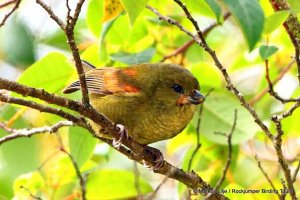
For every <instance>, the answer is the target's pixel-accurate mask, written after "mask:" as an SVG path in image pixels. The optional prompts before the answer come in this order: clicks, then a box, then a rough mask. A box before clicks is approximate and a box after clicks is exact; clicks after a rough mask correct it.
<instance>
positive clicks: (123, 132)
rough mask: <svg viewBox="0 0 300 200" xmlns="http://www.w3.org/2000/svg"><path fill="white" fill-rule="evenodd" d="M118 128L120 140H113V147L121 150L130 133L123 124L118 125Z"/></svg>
mask: <svg viewBox="0 0 300 200" xmlns="http://www.w3.org/2000/svg"><path fill="white" fill-rule="evenodd" d="M116 127H118V128H119V139H118V140H116V139H115V138H114V139H113V146H114V147H115V148H117V149H119V148H120V146H121V144H122V140H123V138H124V137H126V138H128V132H127V130H126V129H125V127H124V126H123V125H122V124H116Z"/></svg>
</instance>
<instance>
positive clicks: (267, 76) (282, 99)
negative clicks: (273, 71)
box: [265, 60, 300, 103]
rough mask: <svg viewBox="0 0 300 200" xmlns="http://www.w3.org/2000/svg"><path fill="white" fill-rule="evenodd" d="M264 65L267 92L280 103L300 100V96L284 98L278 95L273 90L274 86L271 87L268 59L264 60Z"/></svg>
mask: <svg viewBox="0 0 300 200" xmlns="http://www.w3.org/2000/svg"><path fill="white" fill-rule="evenodd" d="M265 67H266V80H267V83H268V86H269V91H268V92H269V93H270V95H271V96H273V97H275V98H276V99H277V100H279V101H280V102H281V103H288V102H297V101H298V102H299V101H300V98H296V99H294V98H289V99H284V98H282V97H281V96H279V95H278V93H277V92H275V91H274V88H273V83H272V81H271V79H270V74H269V61H268V60H265Z"/></svg>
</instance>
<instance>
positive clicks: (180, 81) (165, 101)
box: [63, 61, 205, 145]
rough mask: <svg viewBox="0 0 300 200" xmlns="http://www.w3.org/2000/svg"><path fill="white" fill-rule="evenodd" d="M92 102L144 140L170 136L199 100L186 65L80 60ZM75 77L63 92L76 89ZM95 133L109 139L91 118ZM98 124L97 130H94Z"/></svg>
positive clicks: (189, 116)
mask: <svg viewBox="0 0 300 200" xmlns="http://www.w3.org/2000/svg"><path fill="white" fill-rule="evenodd" d="M82 64H83V67H84V71H85V80H86V84H87V88H88V92H89V96H90V101H91V105H92V106H93V107H94V108H95V109H96V110H97V111H98V112H100V113H102V114H104V115H105V116H106V117H108V118H109V119H110V120H112V121H113V122H114V123H115V124H117V125H119V128H120V130H122V129H124V128H122V127H125V128H126V130H127V133H126V134H128V135H129V136H130V137H132V138H133V139H134V140H135V141H137V142H139V143H140V144H143V145H148V144H151V143H155V142H158V141H161V140H167V139H170V138H173V137H174V136H176V135H177V134H179V133H180V132H182V130H183V129H184V128H185V127H186V126H187V124H188V123H189V121H190V120H191V119H192V117H193V115H194V113H195V111H196V108H197V105H198V104H201V103H203V102H204V100H205V97H204V95H202V94H201V93H200V85H199V82H198V80H197V79H196V78H195V76H194V75H193V74H192V73H191V72H190V71H188V70H187V69H186V68H184V67H181V66H179V65H176V64H172V63H153V64H149V63H144V64H134V65H131V66H128V67H122V68H114V67H102V68H95V67H94V66H93V65H92V64H90V63H88V62H86V61H82ZM80 88H81V87H80V82H79V80H77V81H75V82H73V83H71V84H70V85H69V86H67V87H66V88H65V89H64V90H63V93H65V94H70V93H73V92H76V91H78V90H80ZM91 124H92V127H93V129H94V130H98V131H97V132H96V133H97V134H99V136H100V137H104V138H109V139H112V138H111V136H109V134H106V133H104V132H101V127H99V125H96V124H94V123H91ZM99 130H100V131H99Z"/></svg>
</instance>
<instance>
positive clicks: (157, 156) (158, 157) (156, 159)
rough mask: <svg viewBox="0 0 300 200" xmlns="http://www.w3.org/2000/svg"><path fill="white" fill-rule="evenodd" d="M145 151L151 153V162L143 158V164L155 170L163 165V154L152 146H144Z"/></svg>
mask: <svg viewBox="0 0 300 200" xmlns="http://www.w3.org/2000/svg"><path fill="white" fill-rule="evenodd" d="M145 148H146V151H148V152H150V153H151V154H152V155H153V163H155V164H154V165H153V164H152V163H147V162H146V161H145V160H143V165H144V166H145V167H146V168H148V169H151V170H157V169H159V168H161V167H162V166H163V163H164V156H163V154H162V153H161V152H160V151H159V150H158V149H155V148H153V147H149V146H145Z"/></svg>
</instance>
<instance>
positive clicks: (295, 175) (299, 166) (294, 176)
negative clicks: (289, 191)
mask: <svg viewBox="0 0 300 200" xmlns="http://www.w3.org/2000/svg"><path fill="white" fill-rule="evenodd" d="M299 169H300V160H299V161H298V165H297V167H296V169H295V171H294V174H293V183H295V182H296V179H297V175H298V172H299Z"/></svg>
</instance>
